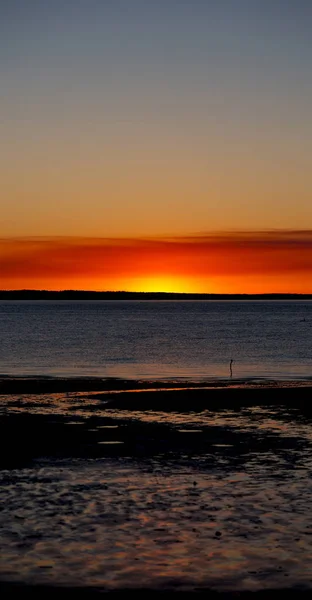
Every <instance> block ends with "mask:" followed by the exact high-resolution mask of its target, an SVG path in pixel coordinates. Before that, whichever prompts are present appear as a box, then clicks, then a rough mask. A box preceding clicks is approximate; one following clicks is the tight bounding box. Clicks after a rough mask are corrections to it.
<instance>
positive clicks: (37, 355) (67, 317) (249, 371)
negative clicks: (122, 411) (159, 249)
mask: <svg viewBox="0 0 312 600" xmlns="http://www.w3.org/2000/svg"><path fill="white" fill-rule="evenodd" d="M0 340H1V344H0V373H1V374H9V375H53V376H58V375H62V376H78V375H83V376H100V377H108V376H117V377H130V378H132V377H133V378H158V379H168V378H173V377H185V378H198V379H202V378H207V377H221V378H223V377H228V375H229V361H230V359H231V358H232V359H234V364H233V376H234V377H268V378H279V379H280V378H306V377H310V376H312V302H311V301H288V302H285V301H267V302H263V301H261V302H260V301H256V302H249V301H248V302H246V301H245V302H242V301H224V302H220V301H197V302H194V301H179V302H176V301H131V302H126V301H125V302H109V301H76V302H63V301H59V302H52V301H48V302H41V301H34V302H0Z"/></svg>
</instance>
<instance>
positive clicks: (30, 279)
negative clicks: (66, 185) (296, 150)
mask: <svg viewBox="0 0 312 600" xmlns="http://www.w3.org/2000/svg"><path fill="white" fill-rule="evenodd" d="M0 289H49V290H60V289H77V290H79V289H80V290H81V289H87V290H92V289H93V290H103V291H105V290H112V291H114V290H115V291H117V290H124V291H143V292H158V291H159V292H181V293H183V292H184V293H222V294H227V293H229V294H230V293H312V232H310V231H277V232H258V233H255V232H249V233H248V232H245V233H231V234H230V233H223V234H210V235H205V236H188V237H187V236H185V237H177V238H172V239H161V238H160V239H145V240H144V239H95V238H94V239H92V238H90V239H89V238H47V239H45V238H33V239H31V238H29V239H2V240H0Z"/></svg>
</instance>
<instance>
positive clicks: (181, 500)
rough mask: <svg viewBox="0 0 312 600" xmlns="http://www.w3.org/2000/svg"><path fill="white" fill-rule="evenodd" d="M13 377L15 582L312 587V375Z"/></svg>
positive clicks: (4, 408) (10, 431)
mask: <svg viewBox="0 0 312 600" xmlns="http://www.w3.org/2000/svg"><path fill="white" fill-rule="evenodd" d="M5 379H6V378H5ZM2 381H3V380H2ZM7 381H8V380H7V379H6V382H7ZM11 381H12V383H10V385H11V386H12V387H11V393H6V394H2V395H1V397H0V407H1V417H0V442H1V471H0V479H1V481H0V483H1V488H2V496H3V501H2V511H1V513H0V533H1V540H2V542H1V559H0V579H1V582H2V583H1V587H2V590H1V591H2V592H3V593H7V594H10V595H12V594H13V592H14V594H15V593H17V594H19V593H20V595H22V594H23V595H24V594H25V592H26V590H29V591H31V593H32V595H38V596H39V595H41V594H42V593H44V594H45V595H51V596H54V595H56V591H55V590H56V589H57V593H62V590H63V591H64V589H65V590H66V595H68V594H69V593H70V592H71V593H72V594H73V595H75V596H77V597H89V595H90V594H91V592H92V594H94V595H97V594H99V593H101V592H103V591H104V592H109V591H111V592H114V593H116V591H118V592H123V593H125V591H126V590H128V591H129V590H136V591H137V590H140V591H142V592H143V591H144V590H145V592H146V589H148V590H149V593H150V591H153V592H155V593H159V592H162V593H164V592H166V591H174V592H180V593H183V592H198V593H199V592H205V593H207V590H209V594H210V596H211V597H214V595H215V594H217V597H219V594H222V595H225V597H226V596H227V595H229V597H231V594H236V595H237V594H238V593H239V594H242V597H245V596H246V597H248V596H249V594H250V593H252V594H255V597H258V596H259V597H261V596H262V594H264V593H265V595H266V596H267V594H268V592H269V590H274V594H275V595H276V594H277V593H278V597H282V594H285V589H287V590H292V591H293V594H295V593H296V594H298V593H310V592H311V588H312V572H311V564H312V535H311V532H312V516H311V515H312V511H311V508H312V500H311V498H312V493H311V492H312V483H311V481H312V479H311V474H312V454H311V443H312V432H311V418H312V417H311V387H310V383H309V382H302V383H301V385H300V387H299V386H298V385H296V383H293V384H292V383H290V382H288V383H285V382H282V383H276V382H266V383H264V382H261V383H259V382H245V383H240V382H226V384H225V386H223V387H216V386H215V382H214V384H213V385H212V383H211V382H208V383H207V382H206V385H204V386H203V385H202V387H201V388H196V386H195V385H194V382H189V384H188V385H189V387H188V388H187V387H186V384H185V382H183V389H177V382H171V384H170V385H171V386H172V389H168V388H169V386H168V385H167V384H166V388H167V389H166V390H159V389H157V385H159V383H156V382H149V384H148V385H147V386H146V382H144V385H145V386H146V387H149V388H150V389H149V390H147V389H145V390H144V386H143V382H127V385H128V386H129V388H128V390H127V388H126V389H125V387H124V389H122V387H123V386H122V385H121V382H120V381H119V380H113V381H109V382H108V381H107V380H106V381H105V382H104V384H105V386H106V387H104V389H103V388H100V389H98V388H95V389H93V390H89V391H86V390H85V388H84V387H82V389H79V387H80V386H79V384H78V383H77V380H75V384H74V385H75V387H76V389H75V390H73V389H72V388H71V391H65V392H62V391H58V392H57V393H55V392H54V388H52V390H50V391H49V392H47V391H46V387H43V388H41V391H40V392H39V390H38V388H36V390H35V393H31V392H28V393H26V392H25V393H20V392H18V393H16V392H15V393H14V392H13V389H16V388H14V387H13V385H14V380H13V379H12V380H11ZM23 381H24V380H23ZM27 381H28V385H29V386H30V382H29V380H27ZM37 381H38V380H37ZM48 381H49V380H47V379H46V380H44V386H46V385H48ZM53 381H55V380H53ZM64 381H66V380H64ZM72 383H73V382H72V381H71V384H72ZM84 384H85V382H84ZM56 385H58V386H60V387H61V386H62V385H63V382H60V381H58V382H57V384H56ZM67 385H69V384H67ZM96 385H99V381H97V382H96ZM101 385H102V384H101ZM161 385H164V384H161ZM179 385H181V383H179ZM196 385H197V384H196ZM18 386H22V380H19V381H18ZM131 386H132V390H131V389H130V388H131ZM109 388H110V389H109ZM6 389H7V388H6ZM19 389H20V388H19ZM29 389H32V392H34V387H32V388H31V387H30V388H29ZM134 389H136V390H138V391H134ZM2 390H3V388H2ZM42 390H44V391H42ZM38 586H39V587H38Z"/></svg>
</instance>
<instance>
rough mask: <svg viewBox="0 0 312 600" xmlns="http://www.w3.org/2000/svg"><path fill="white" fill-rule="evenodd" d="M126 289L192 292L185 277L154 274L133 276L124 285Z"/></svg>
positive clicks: (190, 283) (192, 289) (191, 286)
mask: <svg viewBox="0 0 312 600" xmlns="http://www.w3.org/2000/svg"><path fill="white" fill-rule="evenodd" d="M123 287H125V289H126V290H128V291H130V292H131V291H139V292H167V293H170V292H171V293H192V292H193V291H194V286H193V285H192V282H191V281H190V280H189V279H188V278H187V277H185V278H182V277H174V276H173V277H170V276H161V275H156V276H155V277H153V276H150V277H140V278H133V279H132V281H131V282H130V281H129V282H127V283H126V285H125V286H123Z"/></svg>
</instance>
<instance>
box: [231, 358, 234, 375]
mask: <svg viewBox="0 0 312 600" xmlns="http://www.w3.org/2000/svg"><path fill="white" fill-rule="evenodd" d="M233 362H234V360H233V358H231V360H230V377H233V371H232V364H233Z"/></svg>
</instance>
